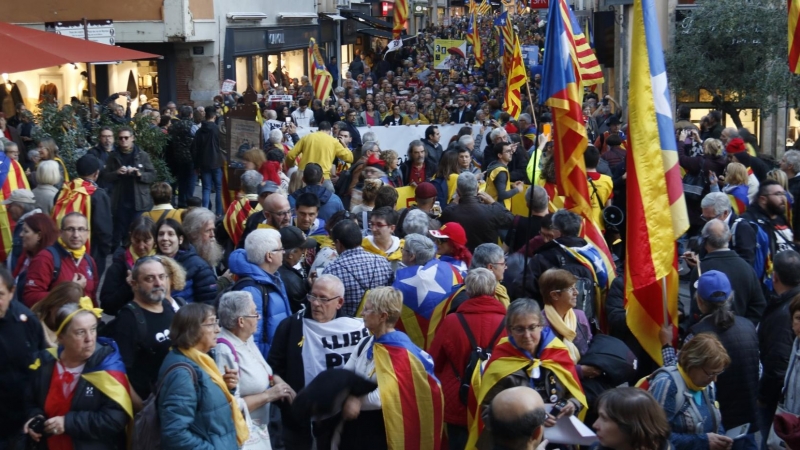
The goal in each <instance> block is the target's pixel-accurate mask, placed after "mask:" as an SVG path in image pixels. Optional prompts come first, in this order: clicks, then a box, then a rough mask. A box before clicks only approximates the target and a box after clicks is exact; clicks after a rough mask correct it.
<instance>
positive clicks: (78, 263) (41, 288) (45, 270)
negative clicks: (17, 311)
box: [20, 212, 101, 307]
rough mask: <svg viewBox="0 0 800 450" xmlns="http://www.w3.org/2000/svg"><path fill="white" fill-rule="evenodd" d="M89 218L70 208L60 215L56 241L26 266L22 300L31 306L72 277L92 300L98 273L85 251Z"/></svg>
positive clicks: (94, 296) (98, 276) (93, 300)
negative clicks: (67, 212) (26, 273)
mask: <svg viewBox="0 0 800 450" xmlns="http://www.w3.org/2000/svg"><path fill="white" fill-rule="evenodd" d="M88 240H89V222H88V221H87V220H86V216H84V215H83V214H81V213H77V212H72V213H69V214H67V215H65V216H64V218H63V219H61V234H60V235H59V238H58V241H56V243H55V244H53V245H51V246H50V247H47V248H46V249H45V250H44V251H41V252H39V253H38V254H37V255H36V256H35V257H34V258H33V259H32V260H31V263H30V266H29V267H28V275H27V278H26V281H25V286H24V290H23V292H22V293H21V297H20V298H22V300H23V301H24V302H25V305H27V306H28V307H31V306H33V305H34V304H36V303H37V302H39V301H40V300H42V299H43V298H45V297H46V296H47V294H48V293H49V292H50V291H51V290H52V289H53V288H54V287H55V286H56V285H58V284H61V283H65V282H68V281H72V282H74V283H77V284H78V285H79V286H80V287H81V288H83V294H84V295H85V296H87V297H89V298H90V299H92V302H93V303H94V304H95V305H97V302H96V301H95V298H96V294H97V285H98V284H99V282H100V275H101V274H100V273H98V272H97V265H96V264H95V262H94V259H92V257H91V256H89V254H88V253H86V241H88Z"/></svg>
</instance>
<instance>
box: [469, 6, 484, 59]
mask: <svg viewBox="0 0 800 450" xmlns="http://www.w3.org/2000/svg"><path fill="white" fill-rule="evenodd" d="M467 42H468V43H469V44H470V45H471V46H472V53H473V54H474V55H475V67H481V66H483V50H482V49H481V35H480V32H479V31H478V20H477V17H476V15H475V13H472V14H470V16H469V26H468V27H467Z"/></svg>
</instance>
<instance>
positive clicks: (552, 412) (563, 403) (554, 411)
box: [550, 400, 567, 417]
mask: <svg viewBox="0 0 800 450" xmlns="http://www.w3.org/2000/svg"><path fill="white" fill-rule="evenodd" d="M565 406H567V401H566V400H561V401H560V402H558V403H556V404H555V405H553V409H551V410H550V415H551V416H553V417H558V415H559V414H561V410H562V409H564V407H565Z"/></svg>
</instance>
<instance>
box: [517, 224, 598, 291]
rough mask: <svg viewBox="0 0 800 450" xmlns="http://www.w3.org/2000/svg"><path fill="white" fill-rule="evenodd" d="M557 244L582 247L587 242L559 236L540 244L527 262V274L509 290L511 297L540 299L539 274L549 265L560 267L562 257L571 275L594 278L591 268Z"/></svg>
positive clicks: (549, 266) (576, 238)
mask: <svg viewBox="0 0 800 450" xmlns="http://www.w3.org/2000/svg"><path fill="white" fill-rule="evenodd" d="M559 244H561V245H564V246H566V247H583V246H585V245H587V242H586V241H585V240H584V239H583V238H579V237H573V236H561V237H560V238H558V239H556V240H554V241H550V242H548V243H546V244H544V245H542V246H541V247H540V248H539V250H538V251H537V252H536V254H535V255H534V256H533V257H532V258H531V260H530V263H529V264H528V276H527V277H522V276H520V277H519V278H518V279H517V281H516V282H515V283H514V285H513V286H512V287H511V289H510V290H509V291H510V292H509V295H511V298H519V297H530V298H534V299H537V300H541V299H542V296H541V295H540V293H539V276H540V275H541V274H542V273H544V271H545V270H547V269H549V268H551V267H557V268H559V267H561V261H562V258H563V260H564V262H566V263H567V266H568V267H569V269H568V270H569V271H570V272H572V273H573V275H574V274H576V273H579V274H580V275H581V276H582V277H584V278H587V279H590V280H591V279H593V278H594V275H593V274H592V272H591V270H589V269H588V268H586V267H584V266H583V265H582V264H580V263H578V262H576V261H575V260H574V258H573V257H572V256H570V255H569V254H568V253H567V252H566V251H564V249H562V248H561V245H559ZM523 280H526V284H525V285H524V286H523V284H522V283H523Z"/></svg>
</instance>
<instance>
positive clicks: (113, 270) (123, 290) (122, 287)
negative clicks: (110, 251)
mask: <svg viewBox="0 0 800 450" xmlns="http://www.w3.org/2000/svg"><path fill="white" fill-rule="evenodd" d="M128 255H129V253H128V249H127V248H118V249H117V251H116V252H114V256H113V257H112V259H111V265H110V266H108V268H107V269H106V274H105V277H106V278H105V281H104V282H103V288H102V289H101V290H100V304H101V305H102V306H103V312H104V313H106V314H109V315H111V316H116V315H117V313H118V312H119V310H120V309H122V307H123V306H125V304H126V303H128V302H130V301H132V300H133V289H131V286H130V285H129V284H128V282H127V281H126V280H127V278H128V271H129V270H131V269H132V268H133V267H132V266H131V265H129V264H128V261H127V259H128Z"/></svg>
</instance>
